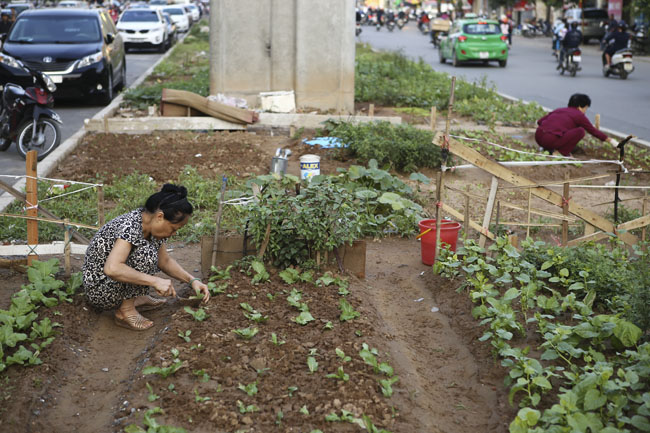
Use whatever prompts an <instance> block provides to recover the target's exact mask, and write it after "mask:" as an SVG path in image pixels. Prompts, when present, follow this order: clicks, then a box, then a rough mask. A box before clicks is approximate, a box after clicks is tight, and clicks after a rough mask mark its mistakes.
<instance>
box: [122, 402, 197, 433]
mask: <svg viewBox="0 0 650 433" xmlns="http://www.w3.org/2000/svg"><path fill="white" fill-rule="evenodd" d="M164 413H165V412H164V411H163V410H162V409H161V408H159V407H154V408H153V409H149V410H148V411H146V412H145V414H144V420H143V421H142V423H143V424H144V426H145V427H147V429H146V430H145V429H144V428H142V427H140V426H138V425H136V424H129V425H128V426H126V428H125V429H124V432H125V433H187V430H185V429H184V428H182V427H173V426H169V425H162V424H158V421H156V419H155V418H154V417H153V416H154V415H156V414H164Z"/></svg>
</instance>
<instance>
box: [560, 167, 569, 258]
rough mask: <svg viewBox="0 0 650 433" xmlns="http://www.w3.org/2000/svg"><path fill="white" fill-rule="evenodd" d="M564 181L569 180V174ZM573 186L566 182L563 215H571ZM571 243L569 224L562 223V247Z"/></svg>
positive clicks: (565, 175)
mask: <svg viewBox="0 0 650 433" xmlns="http://www.w3.org/2000/svg"><path fill="white" fill-rule="evenodd" d="M564 180H569V173H564ZM570 187H571V184H570V183H569V182H564V190H563V192H562V214H563V215H565V216H567V215H569V199H570V196H569V188H570ZM568 242H569V222H568V221H562V246H563V247H566V246H567V243H568Z"/></svg>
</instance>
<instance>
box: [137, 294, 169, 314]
mask: <svg viewBox="0 0 650 433" xmlns="http://www.w3.org/2000/svg"><path fill="white" fill-rule="evenodd" d="M144 298H145V303H144V304H140V305H138V306H137V307H135V308H136V309H138V310H139V311H151V310H156V309H158V308H160V307H162V306H163V305H165V304H166V303H167V300H165V299H160V298H154V297H153V296H151V295H146V296H144Z"/></svg>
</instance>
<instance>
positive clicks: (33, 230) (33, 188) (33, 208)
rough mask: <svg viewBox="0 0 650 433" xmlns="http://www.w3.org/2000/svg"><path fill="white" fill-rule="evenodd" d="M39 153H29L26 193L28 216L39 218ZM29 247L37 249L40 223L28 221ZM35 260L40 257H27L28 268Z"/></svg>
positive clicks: (32, 151) (26, 165) (33, 151)
mask: <svg viewBox="0 0 650 433" xmlns="http://www.w3.org/2000/svg"><path fill="white" fill-rule="evenodd" d="M37 164H38V152H37V151H35V150H30V151H29V152H27V158H26V162H25V169H26V170H25V171H26V174H27V179H26V180H25V193H26V198H27V203H26V204H27V216H30V217H38V180H37V179H36V178H37V177H38V170H37ZM27 245H30V246H31V247H30V248H35V247H36V245H38V221H36V220H27ZM33 260H38V255H36V254H35V253H31V252H30V253H29V254H28V255H27V266H31V264H32V261H33Z"/></svg>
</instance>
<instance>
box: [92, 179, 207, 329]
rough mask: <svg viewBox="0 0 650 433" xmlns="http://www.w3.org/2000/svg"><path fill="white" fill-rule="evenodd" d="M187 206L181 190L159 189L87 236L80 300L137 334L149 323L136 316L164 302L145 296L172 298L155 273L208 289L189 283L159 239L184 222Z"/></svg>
mask: <svg viewBox="0 0 650 433" xmlns="http://www.w3.org/2000/svg"><path fill="white" fill-rule="evenodd" d="M192 211H193V208H192V205H191V204H190V202H189V201H188V200H187V189H185V187H183V186H177V185H172V184H165V185H164V186H163V188H162V190H161V191H159V192H157V193H155V194H153V195H151V196H150V197H149V198H148V199H147V201H146V203H145V205H144V208H138V209H135V210H133V211H131V212H128V213H126V214H123V215H120V216H118V217H117V218H115V219H113V220H111V221H109V222H108V223H106V224H105V225H104V226H103V227H102V228H101V229H100V230H99V231H98V232H97V234H95V236H94V237H93V239H92V241H91V242H90V245H89V246H88V250H87V251H86V257H85V260H84V264H83V284H84V289H85V291H86V300H87V301H88V303H89V304H90V305H92V306H93V307H94V308H96V309H98V310H112V309H117V310H116V311H115V323H116V324H117V325H118V326H122V327H124V328H127V329H132V330H136V331H143V330H145V329H149V328H151V327H152V326H153V322H152V321H151V320H149V319H147V318H145V317H143V316H142V315H141V314H140V312H139V311H145V310H151V309H155V308H159V307H161V306H162V305H164V304H165V303H166V300H164V299H161V298H156V297H153V296H151V295H149V288H150V287H153V288H154V290H155V291H156V292H157V293H158V294H159V295H161V296H167V297H169V296H174V297H175V296H176V291H175V290H174V285H173V284H172V281H171V280H169V279H166V278H161V277H158V276H155V274H156V273H158V272H159V271H162V272H164V273H165V274H167V275H168V276H170V277H172V278H175V279H177V280H179V281H183V282H186V283H188V284H189V285H190V286H191V287H192V289H194V290H195V291H197V292H201V293H203V296H204V297H203V302H204V303H205V302H208V300H209V299H210V293H209V291H208V286H207V285H205V284H203V283H202V282H201V279H200V278H194V276H193V275H191V274H190V273H189V272H187V271H186V270H184V269H183V268H182V267H181V266H180V265H179V264H178V263H177V262H176V261H175V260H174V259H173V258H171V257H170V256H169V254H168V253H167V249H166V244H165V240H166V239H168V238H170V237H171V236H173V235H174V234H175V233H176V232H177V231H178V230H179V229H180V228H181V227H183V226H184V225H185V224H187V222H188V221H189V218H190V215H192Z"/></svg>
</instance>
